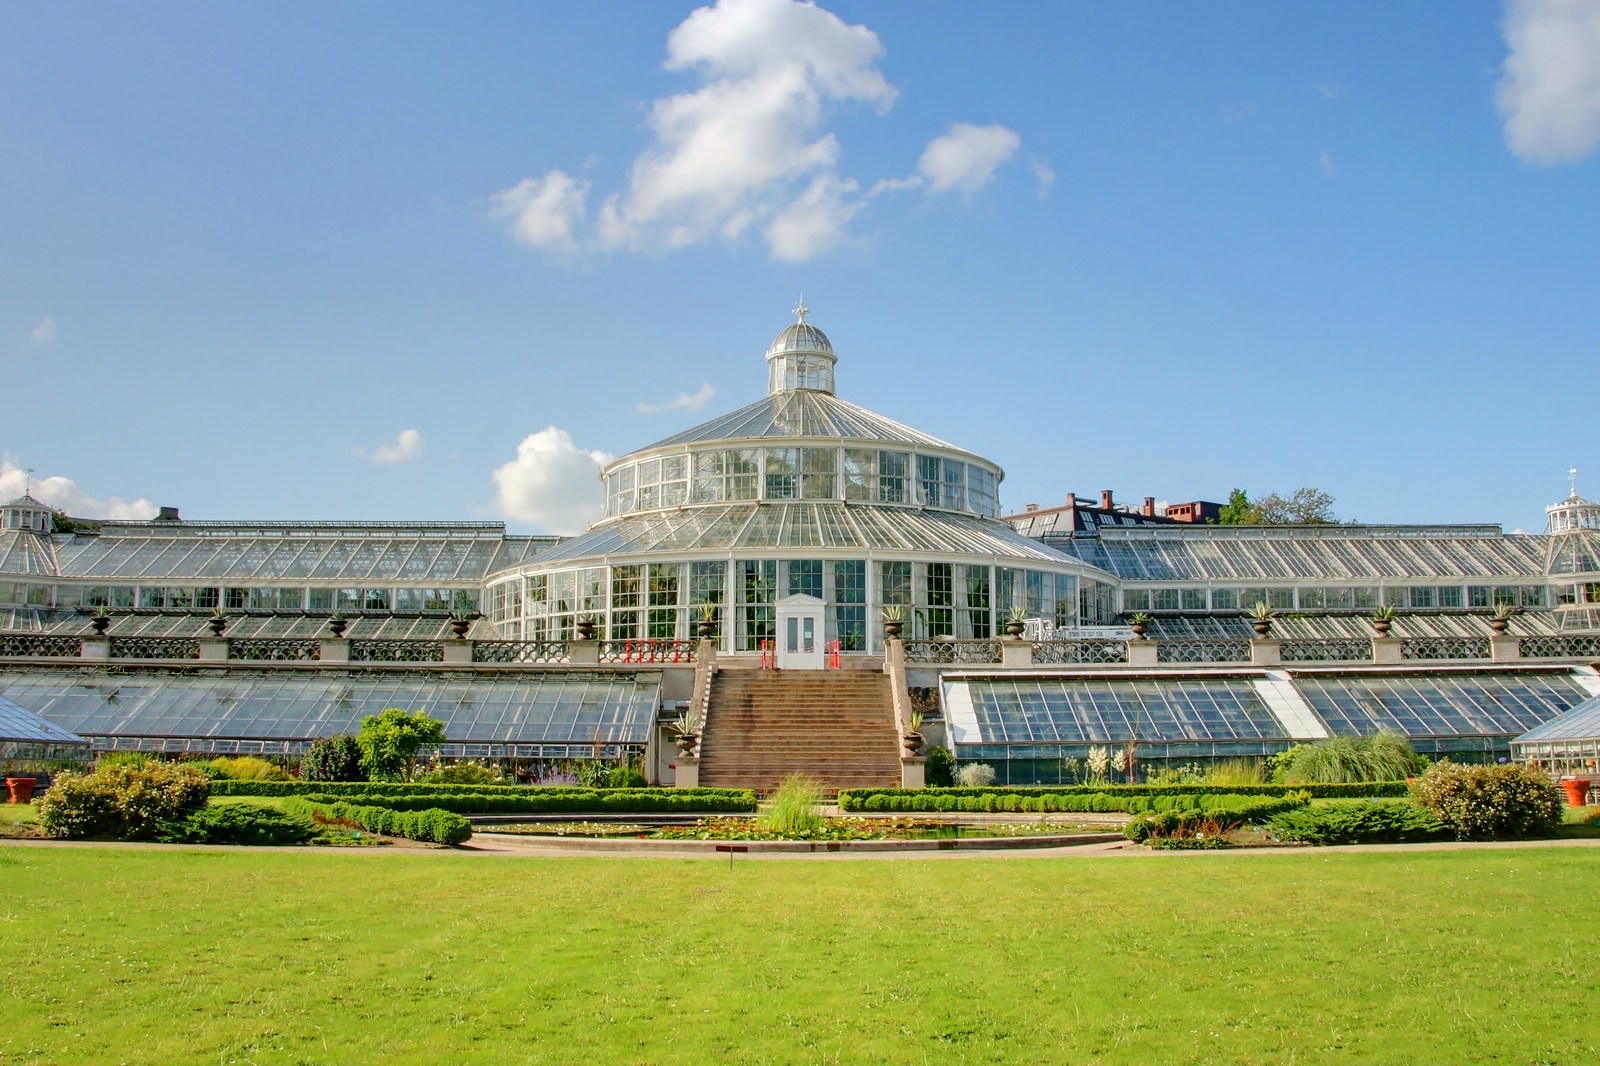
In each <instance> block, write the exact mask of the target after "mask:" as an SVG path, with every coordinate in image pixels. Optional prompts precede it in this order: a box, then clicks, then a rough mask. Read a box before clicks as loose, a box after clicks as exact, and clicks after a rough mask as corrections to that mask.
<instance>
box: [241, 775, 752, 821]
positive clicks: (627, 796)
mask: <svg viewBox="0 0 1600 1066" xmlns="http://www.w3.org/2000/svg"><path fill="white" fill-rule="evenodd" d="M219 786H220V787H219ZM212 794H213V795H217V796H303V797H307V798H314V799H316V800H317V801H318V802H337V801H341V800H344V801H350V802H362V803H371V804H376V805H378V806H382V807H388V808H390V809H392V810H419V809H422V808H427V807H439V808H442V809H445V810H452V811H470V812H473V813H487V812H490V811H505V812H507V813H510V814H542V813H552V814H574V813H575V814H583V813H590V812H593V813H611V814H669V813H678V812H700V813H706V814H744V813H748V812H750V811H753V810H755V809H756V796H755V793H754V792H751V791H750V790H749V789H739V788H582V787H580V786H575V785H430V784H397V783H391V782H383V781H349V782H341V781H219V782H216V784H215V785H213V786H212Z"/></svg>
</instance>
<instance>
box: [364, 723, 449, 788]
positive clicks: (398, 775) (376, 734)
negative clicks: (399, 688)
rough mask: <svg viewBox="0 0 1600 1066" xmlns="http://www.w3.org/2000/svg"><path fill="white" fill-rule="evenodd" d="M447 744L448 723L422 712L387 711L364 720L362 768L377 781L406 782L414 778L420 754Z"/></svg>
mask: <svg viewBox="0 0 1600 1066" xmlns="http://www.w3.org/2000/svg"><path fill="white" fill-rule="evenodd" d="M443 743H444V723H443V722H441V721H439V720H438V719H435V718H430V717H428V716H427V715H426V714H423V713H422V712H421V711H418V712H417V713H416V714H412V713H410V712H409V711H402V710H401V709H400V708H398V707H387V708H385V709H384V711H383V713H382V714H377V715H368V716H367V717H366V718H363V719H362V720H361V732H360V733H359V734H358V735H357V736H356V744H357V746H358V747H360V749H361V768H362V769H363V770H365V771H366V772H367V776H368V777H369V778H371V779H372V780H374V781H404V780H407V779H409V778H410V777H411V770H412V767H413V765H414V763H415V762H416V756H417V752H418V751H420V750H421V749H422V747H423V746H424V745H434V744H443Z"/></svg>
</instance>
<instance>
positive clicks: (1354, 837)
mask: <svg viewBox="0 0 1600 1066" xmlns="http://www.w3.org/2000/svg"><path fill="white" fill-rule="evenodd" d="M1266 828H1267V832H1269V833H1270V834H1272V836H1274V837H1276V838H1277V839H1279V840H1282V841H1285V842H1288V843H1296V844H1408V843H1414V842H1421V841H1428V840H1448V839H1449V838H1450V837H1451V836H1452V835H1453V834H1452V833H1451V831H1450V829H1449V827H1448V826H1446V825H1445V824H1444V823H1443V822H1441V821H1439V819H1437V818H1435V817H1434V816H1433V815H1432V814H1431V813H1430V812H1429V811H1427V810H1426V809H1424V808H1422V807H1420V806H1418V805H1417V804H1415V803H1412V802H1411V801H1409V800H1397V799H1387V800H1335V801H1332V802H1324V803H1317V804H1311V805H1308V806H1305V807H1300V808H1297V809H1295V810H1292V811H1285V812H1283V813H1282V814H1278V815H1275V816H1274V817H1273V818H1272V819H1271V820H1270V821H1268V822H1267V826H1266Z"/></svg>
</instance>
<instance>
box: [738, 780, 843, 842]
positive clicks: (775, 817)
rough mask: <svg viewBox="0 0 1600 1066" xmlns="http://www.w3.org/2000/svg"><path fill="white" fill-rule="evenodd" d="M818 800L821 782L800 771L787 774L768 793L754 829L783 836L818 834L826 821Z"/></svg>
mask: <svg viewBox="0 0 1600 1066" xmlns="http://www.w3.org/2000/svg"><path fill="white" fill-rule="evenodd" d="M822 799H823V796H822V786H821V785H819V784H817V782H815V781H813V780H812V779H811V778H809V777H806V776H804V775H802V774H790V775H789V776H788V777H786V778H784V779H783V784H781V785H779V786H778V791H776V792H774V793H773V794H772V801H771V802H770V803H769V804H768V805H767V808H766V810H764V811H762V812H761V813H760V814H759V815H757V816H756V828H757V829H758V830H760V831H762V832H768V833H781V834H783V835H784V836H786V837H804V836H809V835H813V834H816V833H820V832H822V831H823V829H824V828H825V827H826V826H827V824H828V820H827V819H826V818H824V817H823V816H822V812H821V810H819V808H820V807H821V806H822Z"/></svg>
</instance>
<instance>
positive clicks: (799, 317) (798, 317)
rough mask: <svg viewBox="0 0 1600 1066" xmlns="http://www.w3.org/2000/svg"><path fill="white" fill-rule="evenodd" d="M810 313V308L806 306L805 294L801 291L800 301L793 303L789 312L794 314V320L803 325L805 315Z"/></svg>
mask: <svg viewBox="0 0 1600 1066" xmlns="http://www.w3.org/2000/svg"><path fill="white" fill-rule="evenodd" d="M810 313H811V308H809V307H807V306H806V294H805V293H804V292H801V293H800V302H799V303H797V304H795V305H794V310H793V311H792V312H791V314H793V315H794V320H795V321H796V322H798V323H800V324H801V325H805V321H806V316H807V315H809V314H810Z"/></svg>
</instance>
